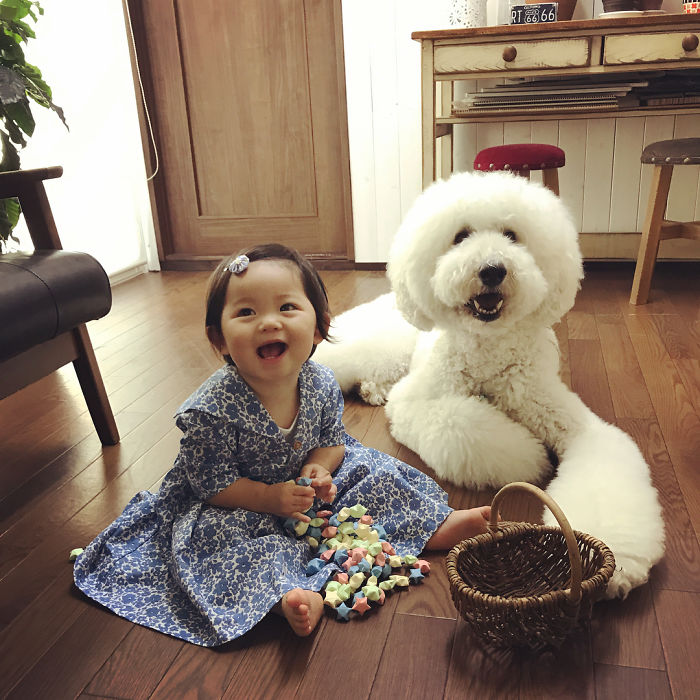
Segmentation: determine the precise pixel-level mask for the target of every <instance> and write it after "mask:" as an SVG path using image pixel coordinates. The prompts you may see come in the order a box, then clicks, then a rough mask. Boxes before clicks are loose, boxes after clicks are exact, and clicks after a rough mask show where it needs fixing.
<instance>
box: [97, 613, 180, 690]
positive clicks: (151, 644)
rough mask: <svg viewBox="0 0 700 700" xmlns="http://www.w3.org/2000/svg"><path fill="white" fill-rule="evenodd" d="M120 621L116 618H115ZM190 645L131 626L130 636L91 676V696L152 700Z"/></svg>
mask: <svg viewBox="0 0 700 700" xmlns="http://www.w3.org/2000/svg"><path fill="white" fill-rule="evenodd" d="M112 617H116V615H112ZM185 644H187V642H183V641H181V640H179V639H173V638H172V637H168V636H167V635H165V634H160V633H159V632H155V631H154V630H151V629H146V628H145V627H140V626H139V625H134V624H131V623H129V632H128V634H126V635H125V636H124V637H123V638H122V639H121V640H120V641H119V644H118V645H116V647H113V648H112V649H111V650H110V651H111V653H110V655H109V657H108V658H107V659H106V660H105V661H104V663H103V664H102V666H101V667H100V668H99V670H98V671H97V673H95V674H93V675H92V676H91V679H90V682H89V683H88V684H87V685H86V687H85V690H86V692H88V693H92V694H97V695H106V696H108V697H114V698H129V700H146V699H147V698H150V697H151V695H152V694H153V692H154V690H155V689H156V687H157V686H158V684H159V683H160V682H161V680H162V679H163V676H165V674H166V672H167V670H168V669H169V668H170V666H171V665H172V663H173V661H174V659H175V658H176V657H177V655H178V654H179V652H180V651H181V650H182V647H183V646H185Z"/></svg>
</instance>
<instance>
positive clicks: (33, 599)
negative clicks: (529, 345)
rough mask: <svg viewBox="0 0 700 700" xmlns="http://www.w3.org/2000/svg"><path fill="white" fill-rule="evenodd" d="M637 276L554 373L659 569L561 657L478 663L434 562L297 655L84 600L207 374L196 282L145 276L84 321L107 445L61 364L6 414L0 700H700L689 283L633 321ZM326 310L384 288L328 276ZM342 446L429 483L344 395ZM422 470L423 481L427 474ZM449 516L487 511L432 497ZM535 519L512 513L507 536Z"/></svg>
mask: <svg viewBox="0 0 700 700" xmlns="http://www.w3.org/2000/svg"><path fill="white" fill-rule="evenodd" d="M632 272H633V270H632V266H631V265H620V264H617V265H605V264H597V265H595V266H591V267H589V268H587V277H586V280H585V281H584V283H583V288H582V290H581V292H580V294H579V297H578V300H577V303H576V306H575V309H574V310H573V311H572V312H570V313H569V314H568V316H567V317H566V319H565V321H564V322H563V323H562V324H560V326H559V327H558V334H559V337H560V341H561V345H562V358H563V369H562V372H563V376H564V377H565V379H566V381H567V382H568V383H569V384H570V385H571V386H572V388H573V389H574V390H575V391H577V392H578V393H579V394H580V395H581V396H582V397H583V399H584V400H585V401H586V403H587V404H588V405H589V406H591V408H593V409H594V410H595V411H596V412H597V413H598V414H599V415H601V416H602V417H603V418H604V419H605V420H608V421H611V422H614V423H616V424H618V425H619V426H620V427H621V428H623V429H624V430H626V431H628V432H629V433H631V434H632V435H633V436H634V438H635V440H636V441H637V442H638V443H639V445H640V447H641V449H642V450H643V451H644V454H645V455H646V457H647V460H648V461H649V463H650V464H651V465H652V471H653V478H654V482H655V484H656V486H657V487H658V488H659V490H660V493H661V501H662V504H663V507H664V510H665V517H666V522H667V531H668V548H667V555H666V558H665V560H664V561H663V562H662V563H661V565H659V566H658V567H657V568H656V569H655V570H654V572H653V575H652V579H651V582H650V584H649V585H647V586H644V587H642V588H640V589H637V590H635V591H634V592H633V593H632V594H631V595H630V596H629V598H628V599H627V600H626V601H624V602H619V601H616V602H607V603H600V604H598V605H597V606H596V608H595V610H594V615H593V620H592V621H591V623H590V625H588V626H587V627H585V628H582V629H580V630H579V631H578V632H577V633H576V634H575V635H574V636H573V637H572V638H571V639H570V640H569V641H568V642H567V643H566V644H565V645H564V646H563V648H562V649H561V650H559V651H558V652H557V653H549V654H545V655H542V656H537V657H535V656H530V655H528V654H524V653H513V652H507V651H506V652H498V653H487V652H485V651H483V650H482V649H481V648H480V647H479V646H478V645H477V644H476V643H475V641H474V640H473V639H472V638H471V636H470V633H469V631H468V629H467V627H466V625H465V623H463V621H462V620H461V618H459V619H458V615H457V613H456V611H455V608H454V606H453V605H452V602H451V599H450V596H449V587H448V584H447V578H446V574H445V569H444V561H443V556H442V555H438V554H436V555H432V556H430V560H431V561H432V563H433V571H432V573H431V574H430V576H429V577H428V579H427V580H426V583H425V584H424V585H422V586H414V587H411V588H410V590H408V591H405V592H401V593H397V594H394V595H392V596H391V597H390V598H388V601H387V603H386V605H385V606H384V607H383V608H380V609H379V610H377V611H375V612H374V613H373V614H372V615H371V616H368V617H367V618H362V619H357V620H353V621H351V622H349V623H348V624H341V623H338V622H336V621H334V620H333V619H331V618H330V617H325V618H324V619H322V621H321V624H320V625H319V627H318V629H317V631H316V632H315V634H314V635H313V636H312V637H310V638H308V639H303V640H299V639H298V638H295V637H294V636H293V635H292V634H291V632H290V631H289V629H288V628H287V626H286V624H285V623H284V621H283V620H282V619H280V618H277V617H274V616H270V617H269V618H266V619H265V620H264V621H263V622H262V623H260V625H258V627H256V628H255V629H254V630H253V631H252V632H251V633H249V634H248V635H246V636H245V637H244V638H242V639H239V640H237V641H236V642H233V643H230V644H227V645H225V646H224V647H223V648H219V649H216V650H211V649H204V648H200V647H196V646H193V645H190V644H186V643H184V642H181V641H178V640H175V639H171V638H169V637H166V636H164V635H161V634H159V633H157V632H153V631H151V630H148V629H144V628H142V627H138V626H135V625H133V624H131V623H129V622H126V621H125V620H122V619H121V618H119V617H117V616H115V615H113V614H111V613H109V612H107V611H106V610H104V609H102V608H101V607H99V606H97V605H95V604H93V603H91V602H90V601H88V600H87V599H86V598H85V597H84V596H83V595H82V594H81V593H79V592H78V591H77V590H76V588H75V587H74V586H73V583H72V566H71V564H70V563H69V561H68V554H69V552H70V550H71V549H73V548H74V547H80V546H84V545H86V544H87V543H88V542H89V541H90V540H91V539H92V538H93V537H94V536H95V535H96V534H97V533H98V532H99V531H100V530H101V529H102V528H104V527H105V526H106V525H107V524H108V523H109V522H110V521H111V520H112V519H114V518H115V517H116V516H117V515H119V513H120V512H121V510H122V508H123V507H124V505H125V504H126V503H127V501H128V500H129V499H130V498H131V496H132V495H133V494H135V493H136V492H137V491H139V490H141V489H148V488H153V487H157V484H158V482H159V480H160V479H161V478H162V476H163V474H164V473H165V472H166V471H167V470H168V469H169V468H170V466H171V464H172V461H173V458H174V457H175V454H176V452H177V448H178V441H179V431H178V430H177V429H176V428H175V426H174V422H173V418H172V416H173V413H174V411H175V409H176V408H177V407H178V405H179V404H180V403H181V402H182V401H183V400H184V399H185V398H186V397H187V396H188V395H189V394H190V393H191V392H192V391H193V390H194V389H195V388H196V387H197V386H198V385H199V384H200V383H201V382H202V381H203V380H204V379H205V378H206V377H207V376H208V375H209V374H210V373H211V372H212V371H213V370H214V369H215V368H216V367H217V366H218V361H217V359H216V358H215V357H214V355H213V354H212V353H211V352H210V350H209V348H208V345H207V343H206V341H205V340H204V334H203V329H202V317H203V314H202V310H203V290H204V286H205V280H206V273H191V272H167V273H161V274H157V273H151V274H147V275H142V276H140V277H138V278H136V279H134V280H132V281H129V282H126V283H124V284H122V285H120V286H118V287H116V288H115V289H114V307H113V310H112V312H111V313H110V314H109V315H108V316H107V317H106V318H104V319H102V320H100V321H98V322H95V323H93V324H91V325H90V333H91V336H92V338H93V342H94V344H95V347H96V352H97V357H98V361H99V363H100V366H101V369H102V372H103V375H104V378H105V383H106V385H107V389H108V392H109V395H110V399H111V402H112V406H113V408H114V411H115V413H116V417H117V423H118V425H119V429H120V431H121V436H122V439H121V443H120V444H119V445H117V446H116V447H108V448H106V449H102V448H101V445H100V443H99V441H98V439H97V437H96V435H95V433H94V430H93V428H92V425H91V422H90V419H89V416H88V414H87V413H86V410H85V405H84V402H83V400H82V396H81V394H80V391H79V388H78V385H77V381H76V380H75V377H74V375H73V372H72V368H71V367H67V368H64V369H63V370H61V371H60V372H58V373H56V374H54V375H52V376H51V377H48V378H46V379H44V380H42V381H40V382H38V383H36V384H35V385H33V386H31V387H29V388H27V389H25V390H23V391H22V392H19V393H18V394H15V395H14V396H12V397H10V398H8V399H6V400H4V401H2V402H0V532H1V535H0V695H1V696H2V697H11V698H32V699H34V698H50V699H51V700H55V699H58V698H73V697H82V698H97V697H99V698H129V699H132V698H168V699H171V698H180V697H199V698H254V697H260V698H288V697H296V696H298V697H300V698H304V700H312V699H313V698H328V697H334V696H347V697H352V698H353V699H360V698H368V697H372V698H436V697H446V698H479V699H480V700H483V699H484V698H549V697H552V698H554V697H557V698H566V697H570V698H601V699H604V698H615V700H622V699H623V698H634V699H635V700H638V699H639V698H650V699H652V698H653V699H654V700H659V699H662V698H670V697H674V698H678V699H680V698H691V697H692V698H697V697H698V693H699V692H700V691H698V687H699V685H700V670H698V668H699V667H698V664H697V661H696V657H697V655H698V649H700V631H699V630H700V624H699V621H700V553H699V550H698V534H699V533H700V489H699V483H700V463H699V462H700V457H699V455H700V349H699V348H700V303H699V302H700V268H699V267H698V265H696V264H686V265H675V266H674V265H667V266H662V267H661V269H660V270H659V271H658V272H657V274H656V276H655V279H654V291H653V294H652V298H653V301H652V303H650V304H649V305H647V306H644V307H637V308H635V307H630V306H628V304H627V298H628V295H629V290H630V288H631V283H632ZM323 276H324V279H325V280H326V281H327V283H328V287H329V292H330V295H331V301H332V302H333V305H334V310H335V311H336V312H339V311H342V310H344V309H345V308H347V307H349V306H352V305H355V304H357V303H359V302H363V301H366V300H368V299H371V298H373V297H374V296H376V295H377V294H379V293H380V292H383V291H385V290H386V288H387V284H386V281H385V279H384V276H383V273H380V272H342V271H328V272H324V273H323ZM345 420H346V426H347V429H348V431H349V432H350V433H351V434H352V435H354V436H355V437H357V438H359V439H360V440H362V441H364V442H365V443H366V444H368V445H371V446H374V447H377V448H379V449H382V450H384V451H385V452H389V453H391V454H394V455H398V457H399V458H401V459H403V460H404V461H407V462H409V463H411V464H413V465H415V466H418V467H419V468H423V469H426V468H425V467H424V466H423V465H422V463H421V462H420V460H419V459H418V458H417V457H416V455H415V454H412V453H411V452H409V451H407V450H406V449H405V448H402V447H401V446H400V445H398V444H396V443H395V442H394V441H393V440H392V438H391V437H390V435H389V432H388V430H387V422H386V419H385V417H384V413H383V410H382V409H381V408H372V407H369V406H364V405H360V404H358V403H357V402H356V401H354V400H352V399H348V401H347V406H346V413H345ZM426 471H428V472H429V470H426ZM443 486H445V488H447V489H448V491H449V493H450V502H451V504H452V505H453V506H455V507H465V506H469V505H476V504H480V503H487V502H489V500H490V498H491V496H492V495H493V491H491V490H485V491H483V492H480V493H477V492H473V491H468V490H465V489H460V488H454V487H450V486H449V484H443ZM538 514H539V508H538V507H537V506H536V505H534V504H532V503H530V502H528V500H527V498H526V497H523V498H522V499H520V500H518V498H514V499H513V501H512V502H511V505H510V506H509V512H508V513H507V514H506V515H507V516H508V517H509V518H510V519H518V520H519V519H525V518H527V517H532V518H537V517H538Z"/></svg>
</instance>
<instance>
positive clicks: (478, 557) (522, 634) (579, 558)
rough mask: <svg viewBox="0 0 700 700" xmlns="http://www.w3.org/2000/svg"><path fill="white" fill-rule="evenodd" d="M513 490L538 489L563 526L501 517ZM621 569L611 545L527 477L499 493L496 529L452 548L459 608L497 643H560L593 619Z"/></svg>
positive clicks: (495, 507) (476, 629)
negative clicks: (580, 527)
mask: <svg viewBox="0 0 700 700" xmlns="http://www.w3.org/2000/svg"><path fill="white" fill-rule="evenodd" d="M512 490H525V491H528V492H529V493H532V494H534V495H536V496H537V497H538V498H539V499H540V500H541V501H542V502H543V503H544V504H545V505H547V507H548V508H549V509H550V510H551V511H552V513H553V514H554V516H555V517H556V519H557V522H558V523H559V525H560V527H556V526H547V525H532V524H530V523H511V522H500V523H499V522H498V513H499V504H500V502H501V500H502V498H503V496H504V495H505V494H506V493H508V492H509V491H512ZM614 570H615V559H614V557H613V554H612V552H611V551H610V549H608V547H606V546H605V545H604V544H603V543H602V542H601V541H600V540H597V539H595V538H594V537H591V536H590V535H587V534H585V533H582V532H576V531H573V530H572V529H571V526H570V525H569V522H568V521H567V519H566V517H565V516H564V513H563V512H562V511H561V509H560V508H559V506H558V505H557V504H556V503H555V502H554V501H553V500H552V499H551V498H550V497H549V496H548V495H547V494H546V493H544V492H543V491H542V490H540V489H538V488H537V487H536V486H533V485H532V484H527V483H524V482H514V483H512V484H508V485H507V486H504V487H503V488H502V489H501V490H500V491H499V492H498V493H497V494H496V496H495V497H494V499H493V503H492V505H491V522H490V524H489V532H487V533H485V534H483V535H478V536H476V537H471V538H470V539H467V540H464V541H463V542H460V544H458V545H457V546H455V547H453V548H452V549H451V550H450V552H449V554H448V555H447V574H448V577H449V580H450V589H451V592H452V600H453V601H454V604H455V606H456V607H457V610H459V612H460V613H461V615H462V617H464V619H465V620H466V621H467V622H468V623H469V625H470V626H471V627H472V629H473V631H474V632H475V633H476V635H477V636H478V637H479V639H480V640H481V641H482V642H484V643H486V644H487V645H491V646H496V647H506V646H517V647H529V648H530V649H535V650H540V649H543V648H545V647H550V646H554V647H558V646H559V645H560V644H561V643H562V642H563V641H564V639H565V638H566V637H567V635H568V634H569V633H570V632H571V631H572V630H573V629H574V627H575V626H576V625H577V624H578V623H579V622H580V621H584V620H588V619H590V616H591V609H592V607H593V603H594V602H595V601H596V600H598V599H599V598H600V597H602V595H603V593H604V591H605V587H606V586H607V583H608V581H609V579H610V577H611V576H612V574H613V571H614Z"/></svg>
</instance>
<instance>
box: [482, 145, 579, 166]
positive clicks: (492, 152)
mask: <svg viewBox="0 0 700 700" xmlns="http://www.w3.org/2000/svg"><path fill="white" fill-rule="evenodd" d="M565 163H566V156H565V155H564V151H562V149H561V148H559V147H557V146H552V145H550V144H548V143H511V144H507V145H505V146H491V148H484V149H483V150H482V151H479V153H477V155H476V158H475V159H474V170H547V169H549V168H561V167H563V166H564V164H565Z"/></svg>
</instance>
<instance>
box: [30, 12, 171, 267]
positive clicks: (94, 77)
mask: <svg viewBox="0 0 700 700" xmlns="http://www.w3.org/2000/svg"><path fill="white" fill-rule="evenodd" d="M97 5H99V7H98V6H97ZM42 6H43V8H44V15H43V16H40V17H39V21H38V22H37V23H36V25H35V26H34V29H35V32H36V39H30V40H29V43H28V45H27V47H26V57H27V61H29V62H30V63H33V64H35V65H36V66H37V67H38V68H39V69H40V70H41V71H42V73H43V76H44V78H45V80H46V82H47V83H48V84H49V85H50V86H51V88H52V90H53V99H54V102H55V103H56V104H58V105H60V106H61V107H62V108H63V110H64V112H65V115H66V120H67V122H68V125H69V127H70V131H66V129H65V127H64V126H63V124H62V123H61V121H60V120H59V119H58V116H57V115H56V114H54V113H53V112H52V111H49V110H46V109H44V108H42V107H40V106H39V105H36V104H34V103H32V114H33V115H34V118H35V119H36V130H35V132H34V135H33V136H32V138H31V139H30V140H29V143H28V145H27V147H26V148H25V149H24V150H23V151H22V152H21V154H20V157H21V160H22V168H24V169H27V168H38V167H44V166H50V165H62V166H63V169H64V174H63V177H61V178H60V179H57V180H47V181H46V191H47V194H48V197H49V201H50V203H51V209H52V211H53V215H54V218H55V220H56V226H57V228H58V232H59V235H60V236H61V241H62V243H63V247H64V248H66V249H71V250H81V251H84V252H87V253H90V254H92V255H94V256H95V257H96V258H97V259H98V260H99V261H100V263H101V264H102V266H103V267H104V268H105V270H106V271H107V273H108V274H109V275H110V276H111V277H112V279H113V280H119V279H122V278H124V277H126V276H129V275H132V274H134V273H138V272H140V271H144V270H145V269H146V268H147V266H148V264H149V263H150V267H151V269H157V265H158V258H157V253H156V250H155V243H154V238H153V219H152V216H151V210H150V203H149V199H148V188H147V185H146V173H145V167H144V159H143V150H142V147H141V138H140V133H139V126H138V115H137V110H136V98H135V91H134V84H133V79H132V74H131V65H130V62H129V53H128V44H127V32H126V29H125V23H124V16H123V12H122V5H121V0H100V2H99V3H94V4H88V5H78V4H76V3H66V2H65V1H64V0H44V1H43V2H42ZM29 22H30V24H31V19H30V20H29ZM18 231H19V232H20V237H21V239H22V241H23V242H25V243H26V242H27V240H28V237H27V235H26V228H24V227H23V224H22V228H21V229H18Z"/></svg>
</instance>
